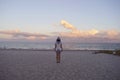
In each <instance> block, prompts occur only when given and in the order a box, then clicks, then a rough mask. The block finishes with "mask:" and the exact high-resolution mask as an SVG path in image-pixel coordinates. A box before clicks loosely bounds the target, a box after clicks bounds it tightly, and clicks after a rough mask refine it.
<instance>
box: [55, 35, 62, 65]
mask: <svg viewBox="0 0 120 80" xmlns="http://www.w3.org/2000/svg"><path fill="white" fill-rule="evenodd" d="M55 51H56V62H57V63H60V54H61V52H62V51H63V48H62V42H61V39H60V37H58V38H57V39H56V43H55Z"/></svg>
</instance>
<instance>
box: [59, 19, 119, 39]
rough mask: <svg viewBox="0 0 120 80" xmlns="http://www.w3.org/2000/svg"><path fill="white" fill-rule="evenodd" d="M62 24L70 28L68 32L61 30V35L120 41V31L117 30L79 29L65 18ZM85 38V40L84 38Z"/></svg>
mask: <svg viewBox="0 0 120 80" xmlns="http://www.w3.org/2000/svg"><path fill="white" fill-rule="evenodd" d="M61 25H62V26H63V27H64V28H66V29H68V30H70V31H68V32H61V33H60V35H61V36H63V37H71V38H76V39H77V38H84V39H88V40H93V41H95V40H96V41H104V40H113V41H115V40H117V41H120V36H119V35H120V32H119V31H117V30H97V29H91V30H78V29H77V28H76V27H74V26H73V25H72V24H70V23H68V22H67V21H65V20H61ZM84 39H83V40H84Z"/></svg>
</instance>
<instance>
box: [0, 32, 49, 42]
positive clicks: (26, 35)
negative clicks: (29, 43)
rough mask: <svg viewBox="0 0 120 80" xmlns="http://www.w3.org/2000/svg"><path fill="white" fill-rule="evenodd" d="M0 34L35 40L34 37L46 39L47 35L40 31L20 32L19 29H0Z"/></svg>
mask: <svg viewBox="0 0 120 80" xmlns="http://www.w3.org/2000/svg"><path fill="white" fill-rule="evenodd" d="M0 34H3V35H10V36H12V38H15V39H17V38H18V39H19V38H21V39H28V40H35V39H46V38H47V37H49V36H48V35H44V34H40V33H29V32H21V31H20V30H0Z"/></svg>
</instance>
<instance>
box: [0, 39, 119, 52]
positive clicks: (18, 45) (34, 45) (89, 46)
mask: <svg viewBox="0 0 120 80" xmlns="http://www.w3.org/2000/svg"><path fill="white" fill-rule="evenodd" d="M0 48H1V49H3V48H5V49H44V50H49V49H50V50H51V49H54V43H53V42H47V43H45V42H44V43H42V42H12V41H1V42H0ZM63 49H64V50H116V49H120V43H65V42H64V43H63Z"/></svg>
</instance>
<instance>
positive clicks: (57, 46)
mask: <svg viewBox="0 0 120 80" xmlns="http://www.w3.org/2000/svg"><path fill="white" fill-rule="evenodd" d="M55 45H56V49H55V50H56V51H57V50H60V51H61V50H62V48H61V46H62V43H61V42H60V43H58V42H56V43H55Z"/></svg>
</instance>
